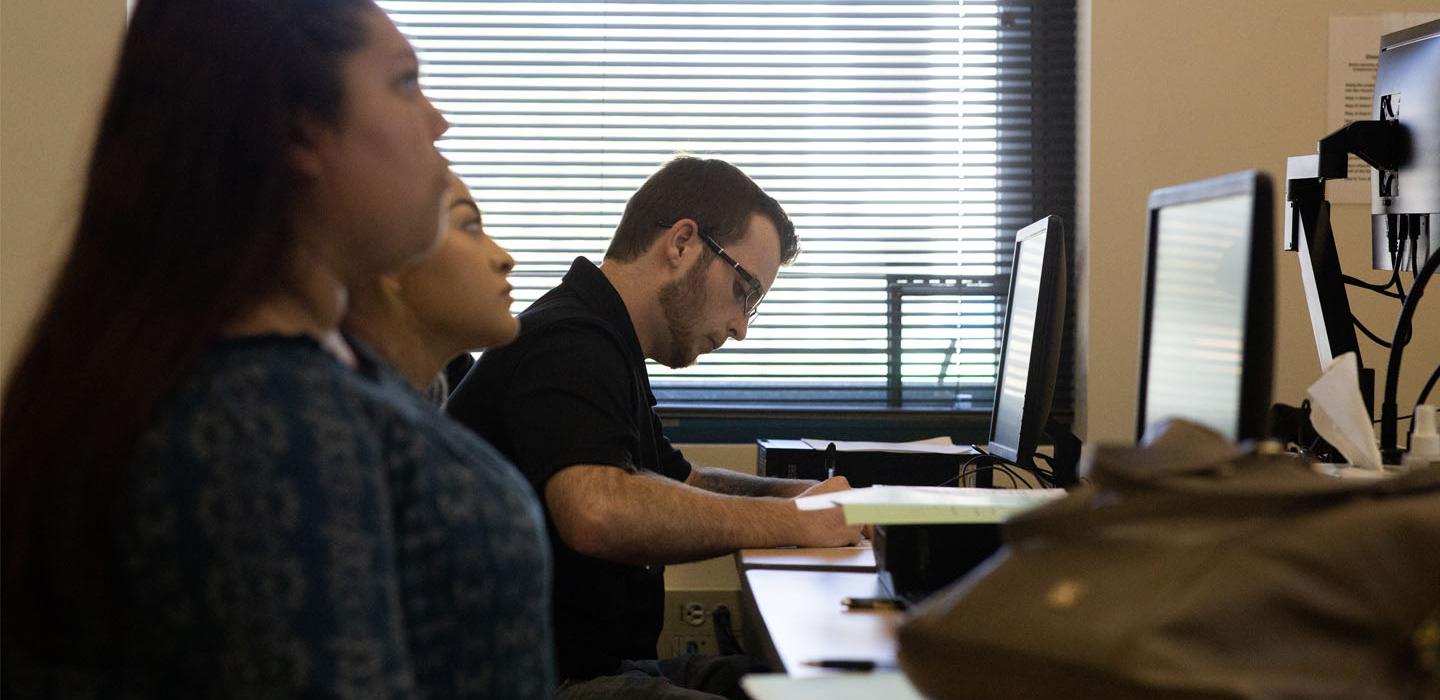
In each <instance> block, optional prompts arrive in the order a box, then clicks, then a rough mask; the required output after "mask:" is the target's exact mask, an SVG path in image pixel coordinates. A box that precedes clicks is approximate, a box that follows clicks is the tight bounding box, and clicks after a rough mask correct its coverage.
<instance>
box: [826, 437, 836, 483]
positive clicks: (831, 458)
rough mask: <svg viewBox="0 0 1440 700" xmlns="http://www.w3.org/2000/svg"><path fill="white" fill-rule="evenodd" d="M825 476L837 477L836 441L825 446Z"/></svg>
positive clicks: (827, 477)
mask: <svg viewBox="0 0 1440 700" xmlns="http://www.w3.org/2000/svg"><path fill="white" fill-rule="evenodd" d="M825 478H826V479H834V478H835V443H833V442H832V443H830V444H829V445H827V446H826V447H825Z"/></svg>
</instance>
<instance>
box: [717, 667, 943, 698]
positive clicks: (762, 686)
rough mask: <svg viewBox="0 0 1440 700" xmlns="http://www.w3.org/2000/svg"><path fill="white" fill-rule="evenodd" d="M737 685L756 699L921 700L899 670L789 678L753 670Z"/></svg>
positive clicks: (781, 674) (921, 696) (917, 692)
mask: <svg viewBox="0 0 1440 700" xmlns="http://www.w3.org/2000/svg"><path fill="white" fill-rule="evenodd" d="M740 687H742V688H744V689H745V692H746V693H749V695H750V697H752V698H754V699H755V700H875V699H876V698H884V699H885V700H924V696H923V695H921V694H920V691H918V690H916V689H915V686H913V685H911V684H910V680H909V679H908V678H906V677H905V674H903V673H901V672H899V671H877V672H875V673H834V674H829V675H824V676H808V677H805V678H792V677H790V676H787V675H785V674H783V673H752V674H750V675H748V676H745V677H743V678H741V679H740Z"/></svg>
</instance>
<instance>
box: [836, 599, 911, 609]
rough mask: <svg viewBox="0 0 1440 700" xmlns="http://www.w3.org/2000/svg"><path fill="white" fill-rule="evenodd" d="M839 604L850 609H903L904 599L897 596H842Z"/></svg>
mask: <svg viewBox="0 0 1440 700" xmlns="http://www.w3.org/2000/svg"><path fill="white" fill-rule="evenodd" d="M840 604H841V605H844V606H845V607H847V608H849V609H851V610H904V609H905V601H903V600H900V599H898V598H842V599H841V600H840Z"/></svg>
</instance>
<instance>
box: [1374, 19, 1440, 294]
mask: <svg viewBox="0 0 1440 700" xmlns="http://www.w3.org/2000/svg"><path fill="white" fill-rule="evenodd" d="M1374 104H1375V106H1374V109H1373V112H1372V116H1373V117H1374V118H1375V119H1376V120H1379V121H1382V122H1395V123H1398V124H1399V125H1400V126H1402V127H1404V130H1403V134H1404V137H1403V138H1402V139H1401V142H1400V148H1399V149H1398V150H1399V151H1400V153H1399V154H1398V155H1399V161H1400V162H1401V164H1400V165H1399V167H1398V168H1397V169H1396V170H1379V169H1377V170H1373V171H1371V185H1370V212H1371V262H1372V263H1373V267H1374V268H1375V269H1377V270H1390V269H1395V268H1397V267H1398V268H1400V269H1402V270H1409V271H1411V272H1415V271H1418V270H1419V269H1420V267H1421V266H1423V265H1424V264H1425V260H1426V258H1427V257H1429V256H1430V255H1434V254H1435V253H1436V252H1437V250H1440V20H1435V21H1433V22H1426V23H1424V24H1421V25H1417V26H1414V27H1411V28H1409V29H1404V30H1401V31H1398V32H1394V33H1392V34H1386V35H1385V36H1383V37H1381V38H1380V60H1379V62H1378V63H1377V64H1376V70H1375V103H1374ZM1392 236H1393V237H1394V239H1395V251H1394V252H1393V253H1392V252H1391V237H1392Z"/></svg>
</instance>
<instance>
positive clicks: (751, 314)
mask: <svg viewBox="0 0 1440 700" xmlns="http://www.w3.org/2000/svg"><path fill="white" fill-rule="evenodd" d="M656 225H657V226H663V227H665V228H669V227H671V226H674V225H675V224H673V223H669V224H667V223H664V222H660V223H657V224H656ZM699 234H700V240H702V241H705V245H707V246H710V250H713V251H715V254H716V255H718V256H720V259H721V260H724V261H725V264H726V265H729V266H730V267H731V268H732V269H734V270H735V274H736V275H739V277H740V281H741V282H744V283H745V287H744V289H745V296H744V298H743V299H742V298H741V296H740V294H739V293H736V295H735V298H736V299H737V300H739V301H740V304H741V308H743V309H745V322H746V323H749V322H750V321H753V320H755V315H756V314H758V313H760V300H761V299H764V298H765V286H764V285H762V284H760V280H759V278H757V277H755V275H752V274H750V271H749V270H747V269H745V266H744V265H741V264H740V263H738V262H735V258H732V257H730V254H729V253H726V252H725V249H724V248H721V247H720V244H719V243H716V242H715V239H713V238H711V237H710V236H709V234H706V233H705V232H704V231H700V232H699Z"/></svg>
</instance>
